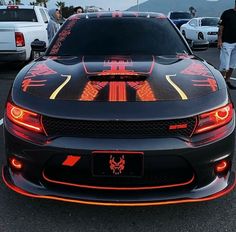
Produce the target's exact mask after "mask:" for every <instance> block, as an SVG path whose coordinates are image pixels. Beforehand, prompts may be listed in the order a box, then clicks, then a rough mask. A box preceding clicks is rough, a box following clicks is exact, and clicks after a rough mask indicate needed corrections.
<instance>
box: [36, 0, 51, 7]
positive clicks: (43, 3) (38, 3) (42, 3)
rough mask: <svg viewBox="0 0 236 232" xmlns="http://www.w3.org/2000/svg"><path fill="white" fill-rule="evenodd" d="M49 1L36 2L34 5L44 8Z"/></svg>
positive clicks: (40, 0)
mask: <svg viewBox="0 0 236 232" xmlns="http://www.w3.org/2000/svg"><path fill="white" fill-rule="evenodd" d="M48 1H49V0H36V4H37V5H40V6H42V5H43V6H44V7H47V2H48Z"/></svg>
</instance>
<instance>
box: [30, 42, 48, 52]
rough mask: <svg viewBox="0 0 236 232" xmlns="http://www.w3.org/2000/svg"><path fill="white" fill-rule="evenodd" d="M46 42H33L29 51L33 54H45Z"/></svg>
mask: <svg viewBox="0 0 236 232" xmlns="http://www.w3.org/2000/svg"><path fill="white" fill-rule="evenodd" d="M46 46H47V45H46V42H45V41H41V40H34V41H33V42H32V43H31V49H32V51H33V52H45V51H46V49H47V47H46Z"/></svg>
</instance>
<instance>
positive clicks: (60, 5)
mask: <svg viewBox="0 0 236 232" xmlns="http://www.w3.org/2000/svg"><path fill="white" fill-rule="evenodd" d="M56 6H57V7H58V8H59V9H60V11H62V9H63V8H65V2H62V1H59V2H56Z"/></svg>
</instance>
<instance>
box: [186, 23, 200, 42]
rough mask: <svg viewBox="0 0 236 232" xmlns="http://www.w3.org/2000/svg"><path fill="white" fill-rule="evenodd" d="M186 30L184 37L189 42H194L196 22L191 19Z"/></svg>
mask: <svg viewBox="0 0 236 232" xmlns="http://www.w3.org/2000/svg"><path fill="white" fill-rule="evenodd" d="M188 25H189V26H188V30H187V31H186V37H187V38H188V39H191V40H196V39H197V37H196V32H197V26H198V20H197V19H192V20H190V22H189V23H188Z"/></svg>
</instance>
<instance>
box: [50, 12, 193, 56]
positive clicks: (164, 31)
mask: <svg viewBox="0 0 236 232" xmlns="http://www.w3.org/2000/svg"><path fill="white" fill-rule="evenodd" d="M70 21H72V20H68V21H67V22H66V23H65V24H64V25H63V28H62V29H61V30H60V32H59V34H57V36H56V38H55V39H54V40H53V42H52V45H51V46H50V48H49V51H48V54H49V55H58V56H63V55H72V56H79V55H83V56H84V55H136V54H137V55H150V54H151V55H173V54H176V53H183V52H184V51H189V50H188V47H187V46H186V44H185V43H184V42H183V40H182V39H181V37H180V35H179V34H178V33H177V31H176V30H175V28H174V27H173V26H172V24H171V23H170V22H169V21H168V19H166V18H164V19H157V18H141V17H140V18H134V17H132V18H131V17H130V18H128V17H127V18H125V17H124V18H116V19H114V18H110V17H109V18H100V19H80V20H77V22H76V23H75V25H73V27H72V29H71V31H70V33H68V32H67V28H68V26H69V24H70ZM62 35H66V36H64V38H63V39H62Z"/></svg>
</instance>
